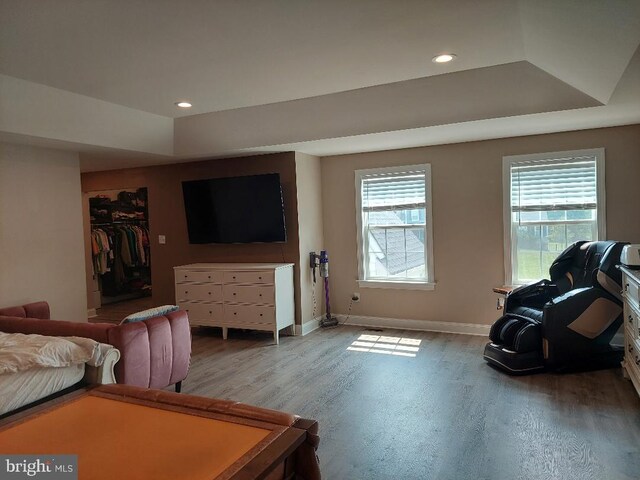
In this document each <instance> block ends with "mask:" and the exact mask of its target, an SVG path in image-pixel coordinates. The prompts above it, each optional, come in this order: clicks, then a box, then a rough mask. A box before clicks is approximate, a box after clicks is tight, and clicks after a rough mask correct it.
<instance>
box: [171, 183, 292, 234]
mask: <svg viewBox="0 0 640 480" xmlns="http://www.w3.org/2000/svg"><path fill="white" fill-rule="evenodd" d="M182 194H183V196H184V207H185V213H186V216H187V229H188V231H189V243H254V242H285V241H286V240H287V234H286V229H285V224H284V208H283V202H282V188H281V186H280V175H279V174H277V173H269V174H266V175H251V176H246V177H228V178H212V179H208V180H192V181H187V182H182Z"/></svg>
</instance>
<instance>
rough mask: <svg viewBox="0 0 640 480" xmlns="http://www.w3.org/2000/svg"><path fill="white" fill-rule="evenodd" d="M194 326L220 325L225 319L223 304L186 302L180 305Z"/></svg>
mask: <svg viewBox="0 0 640 480" xmlns="http://www.w3.org/2000/svg"><path fill="white" fill-rule="evenodd" d="M180 308H182V309H183V310H184V311H185V312H187V316H188V317H189V323H191V324H192V325H213V324H220V323H221V322H222V319H223V308H222V304H221V303H192V302H185V303H182V304H181V305H180Z"/></svg>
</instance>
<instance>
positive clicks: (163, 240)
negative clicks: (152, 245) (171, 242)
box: [158, 235, 167, 245]
mask: <svg viewBox="0 0 640 480" xmlns="http://www.w3.org/2000/svg"><path fill="white" fill-rule="evenodd" d="M158 243H159V244H160V245H164V244H165V243H167V237H165V236H164V235H158Z"/></svg>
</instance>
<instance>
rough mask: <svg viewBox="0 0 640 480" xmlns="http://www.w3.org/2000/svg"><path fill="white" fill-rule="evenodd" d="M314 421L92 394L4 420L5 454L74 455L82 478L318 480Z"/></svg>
mask: <svg viewBox="0 0 640 480" xmlns="http://www.w3.org/2000/svg"><path fill="white" fill-rule="evenodd" d="M317 444H318V437H317V423H316V422H315V421H312V420H304V419H301V418H299V417H296V416H294V415H289V414H285V413H282V412H276V411H272V410H266V409H261V408H257V407H251V406H249V405H243V404H240V403H236V402H230V401H224V400H215V399H208V398H204V397H196V396H192V395H181V394H176V393H173V392H165V391H158V390H147V389H139V388H135V387H129V386H125V385H105V386H99V387H88V388H82V389H80V390H77V391H74V392H72V393H70V394H67V395H64V396H63V397H60V398H57V399H55V400H52V401H50V402H47V403H45V404H42V405H39V406H36V407H33V408H31V409H28V410H26V411H24V412H21V413H17V414H15V415H13V416H10V417H7V418H5V419H3V420H2V421H0V452H2V453H3V454H22V455H28V454H34V455H36V454H37V455H40V454H47V455H55V454H76V455H78V472H79V478H80V479H84V478H87V479H88V478H90V479H115V478H117V479H122V480H125V479H154V480H162V479H167V480H169V479H172V480H174V479H185V480H205V479H207V480H211V479H219V480H221V479H232V480H242V479H247V480H248V479H262V478H267V479H290V478H304V479H309V480H319V479H320V472H319V468H318V463H317V457H316V456H315V449H316V447H317Z"/></svg>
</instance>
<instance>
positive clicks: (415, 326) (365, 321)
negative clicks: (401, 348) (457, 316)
mask: <svg viewBox="0 0 640 480" xmlns="http://www.w3.org/2000/svg"><path fill="white" fill-rule="evenodd" d="M337 317H338V318H339V320H340V323H342V322H344V321H345V318H346V315H337ZM346 324H347V325H357V326H360V327H377V328H397V329H399V330H422V331H425V332H441V333H459V334H463V335H479V336H483V337H487V336H489V330H490V329H491V325H479V324H475V323H455V322H433V321H431V320H410V319H402V318H384V317H366V316H363V315H351V316H349V320H348V321H347V323H346Z"/></svg>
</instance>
